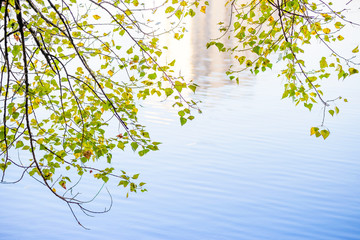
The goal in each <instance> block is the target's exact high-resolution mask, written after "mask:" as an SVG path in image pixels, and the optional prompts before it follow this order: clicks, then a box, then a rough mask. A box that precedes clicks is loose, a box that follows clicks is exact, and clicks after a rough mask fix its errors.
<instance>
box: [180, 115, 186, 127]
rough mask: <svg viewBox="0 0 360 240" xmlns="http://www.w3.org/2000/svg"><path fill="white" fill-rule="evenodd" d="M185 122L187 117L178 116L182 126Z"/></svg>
mask: <svg viewBox="0 0 360 240" xmlns="http://www.w3.org/2000/svg"><path fill="white" fill-rule="evenodd" d="M186 122H187V119H186V118H184V117H180V123H181V126H183V125H184V124H185V123H186Z"/></svg>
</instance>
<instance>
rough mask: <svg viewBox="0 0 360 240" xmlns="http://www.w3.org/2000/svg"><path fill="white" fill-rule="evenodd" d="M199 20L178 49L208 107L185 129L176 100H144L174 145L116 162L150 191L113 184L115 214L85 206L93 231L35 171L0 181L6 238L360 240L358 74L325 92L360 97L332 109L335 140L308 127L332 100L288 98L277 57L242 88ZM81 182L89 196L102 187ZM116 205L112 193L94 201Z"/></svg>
mask: <svg viewBox="0 0 360 240" xmlns="http://www.w3.org/2000/svg"><path fill="white" fill-rule="evenodd" d="M209 11H210V12H209V14H208V19H203V20H202V21H204V22H205V25H206V23H209V24H208V25H211V24H210V23H211V21H215V20H213V18H212V14H213V15H214V14H215V9H213V10H212V12H211V9H209ZM216 14H217V15H218V14H220V15H221V14H225V15H226V13H219V12H216ZM205 25H203V26H205ZM191 28H193V30H196V31H190V32H192V33H191V34H189V36H188V37H186V38H185V39H184V40H183V43H182V44H183V45H182V46H181V47H178V49H181V52H180V53H176V51H174V52H173V54H174V56H177V60H178V62H179V63H180V65H181V68H182V69H183V70H182V71H183V74H184V75H186V76H187V77H189V78H192V79H194V80H195V82H196V83H197V84H199V85H200V86H201V87H200V88H199V89H198V91H197V93H196V95H195V96H190V95H189V97H194V98H195V99H198V100H201V101H202V103H201V105H200V107H201V109H202V111H203V114H201V115H197V116H196V119H195V120H194V121H192V122H190V123H188V124H186V125H185V126H182V127H181V126H180V123H179V119H178V116H177V113H176V111H174V110H173V109H172V108H171V107H170V104H168V103H164V102H161V101H155V100H154V101H151V102H147V103H143V105H144V108H143V109H140V112H141V113H140V121H142V123H144V124H145V125H146V126H147V129H148V130H149V131H150V133H151V135H152V138H153V139H154V140H158V141H161V142H163V144H162V145H161V148H160V151H158V152H154V153H150V154H148V155H147V156H145V157H143V158H139V157H137V156H136V155H135V154H133V153H132V152H130V151H126V152H115V153H114V156H115V157H114V165H115V167H119V168H121V169H124V170H127V171H128V172H129V173H141V175H140V177H141V180H142V181H144V182H147V189H148V192H145V193H138V194H131V195H130V197H129V198H126V197H125V195H126V193H125V192H124V191H123V190H121V189H119V188H116V187H115V186H112V184H109V186H108V189H109V191H110V192H111V194H112V198H113V201H114V203H113V206H112V209H111V211H110V212H108V213H106V214H101V215H96V216H95V217H93V218H91V217H87V216H85V215H83V214H81V213H78V216H79V219H80V221H81V222H82V223H83V224H84V225H85V226H86V227H88V228H90V229H91V230H85V229H83V228H81V227H80V226H79V225H77V223H76V222H75V220H74V219H73V217H72V215H71V213H70V211H69V209H68V208H67V206H66V205H64V204H63V203H62V202H61V201H59V200H57V199H55V198H54V197H53V196H52V195H51V194H50V193H48V192H47V191H46V190H45V189H44V188H43V187H42V186H41V185H39V184H38V183H36V182H34V180H32V179H29V178H25V179H24V180H23V181H22V182H20V183H18V184H15V185H0V239H1V240H17V239H19V240H20V239H28V240H30V239H40V238H42V239H44V238H47V239H53V240H57V239H59V240H60V239H88V240H91V239H179V240H180V239H214V240H219V239H245V240H246V239H326V240H330V239H360V138H359V136H360V125H359V123H360V111H359V106H360V94H359V90H360V82H359V76H354V77H351V78H349V79H347V80H346V81H344V82H338V81H337V80H326V81H328V82H326V83H324V84H326V85H327V88H326V89H325V90H324V92H326V95H327V96H328V97H329V98H330V99H331V98H335V97H337V96H339V95H341V96H344V97H346V98H347V99H348V100H349V103H346V104H345V103H338V106H339V108H340V111H341V114H340V115H338V116H336V117H334V118H330V117H327V118H326V126H327V127H328V128H329V129H330V130H331V135H330V137H329V138H328V139H327V140H326V141H324V140H322V139H319V138H318V139H316V138H314V137H310V136H309V129H310V127H311V126H316V125H319V124H320V123H321V120H322V110H321V107H314V109H313V110H312V112H309V111H308V110H306V109H303V108H300V107H295V106H294V105H293V103H291V102H290V101H288V100H280V99H281V95H282V85H283V81H282V80H281V79H278V78H277V77H276V75H277V74H276V70H279V69H278V68H277V67H276V66H275V69H274V71H273V72H267V73H263V74H260V75H258V76H256V77H254V76H252V75H250V74H248V73H244V74H242V75H241V81H240V83H239V85H236V84H234V83H232V82H229V80H227V78H226V76H225V74H224V69H226V66H227V65H228V64H229V62H228V61H227V60H226V56H225V57H224V56H219V55H218V54H217V53H216V51H212V50H210V51H206V50H205V49H204V47H203V45H202V43H203V40H204V39H206V38H208V37H209V36H212V35H211V34H212V33H211V31H212V30H209V29H207V28H205V27H203V28H199V27H198V28H196V26H195V25H194V26H191ZM190 30H191V29H190ZM349 31H351V29H350V30H349ZM358 37H359V36H358ZM352 41H356V37H354V38H352ZM350 42H351V41H350ZM176 44H180V43H176ZM184 46H186V47H184ZM343 48H344V51H345V50H349V49H348V48H347V45H346V46H344V47H343ZM170 49H171V47H170ZM350 50H351V49H350ZM319 51H320V50H318V52H312V54H320V53H321V52H319ZM94 188H95V189H94ZM82 189H83V194H84V195H86V193H87V192H94V191H95V192H96V190H97V189H98V186H94V185H92V184H86V183H84V186H83V188H82ZM108 203H109V197H108V195H107V194H106V192H104V191H103V192H102V193H101V194H100V195H99V197H98V198H97V199H96V200H95V201H94V202H93V203H91V207H93V208H95V209H99V210H103V209H104V208H105V207H106V206H108Z"/></svg>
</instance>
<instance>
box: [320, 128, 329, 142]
mask: <svg viewBox="0 0 360 240" xmlns="http://www.w3.org/2000/svg"><path fill="white" fill-rule="evenodd" d="M320 134H321V135H322V137H323V138H324V140H325V139H326V138H327V137H328V136H329V135H330V132H329V131H328V130H325V129H323V130H321V131H320Z"/></svg>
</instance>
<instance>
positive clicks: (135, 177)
mask: <svg viewBox="0 0 360 240" xmlns="http://www.w3.org/2000/svg"><path fill="white" fill-rule="evenodd" d="M139 175H140V174H139V173H138V174H134V175H133V176H132V179H138V177H139Z"/></svg>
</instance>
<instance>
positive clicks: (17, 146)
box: [16, 141, 24, 148]
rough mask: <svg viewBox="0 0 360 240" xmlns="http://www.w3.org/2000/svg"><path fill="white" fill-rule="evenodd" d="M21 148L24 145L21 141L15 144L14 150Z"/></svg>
mask: <svg viewBox="0 0 360 240" xmlns="http://www.w3.org/2000/svg"><path fill="white" fill-rule="evenodd" d="M22 146H24V143H23V142H22V141H17V142H16V148H21V147H22Z"/></svg>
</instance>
